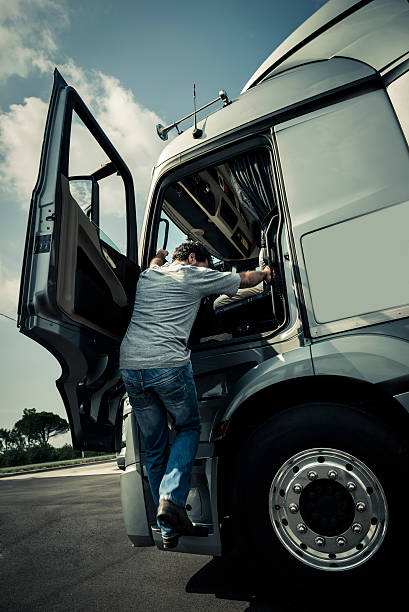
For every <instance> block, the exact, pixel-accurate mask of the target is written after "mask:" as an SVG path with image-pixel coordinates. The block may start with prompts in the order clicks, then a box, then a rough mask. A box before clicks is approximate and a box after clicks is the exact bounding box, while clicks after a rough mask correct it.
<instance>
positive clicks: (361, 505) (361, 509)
mask: <svg viewBox="0 0 409 612" xmlns="http://www.w3.org/2000/svg"><path fill="white" fill-rule="evenodd" d="M355 508H356V509H357V510H358V512H365V510H366V506H365V504H364V502H358V503H357V505H356V506H355Z"/></svg>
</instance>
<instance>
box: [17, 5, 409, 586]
mask: <svg viewBox="0 0 409 612" xmlns="http://www.w3.org/2000/svg"><path fill="white" fill-rule="evenodd" d="M222 103H223V104H222ZM219 106H220V108H218V109H217V110H215V111H214V112H212V113H211V114H209V116H207V117H206V118H205V119H202V120H200V121H199V122H196V120H195V126H194V127H193V128H190V127H189V128H187V129H186V128H184V129H185V131H184V132H183V133H181V134H179V135H177V137H175V138H174V139H173V140H171V141H170V143H169V145H168V146H167V147H166V148H165V149H164V151H163V152H162V154H161V156H160V158H159V160H158V162H157V164H156V166H155V168H154V172H153V177H152V186H151V190H150V194H149V197H148V201H147V206H146V213H145V218H144V222H143V226H142V231H141V235H140V236H139V241H138V240H137V233H136V216H135V204H134V192H133V183H132V176H131V174H130V172H129V170H128V168H127V166H126V164H125V162H124V161H123V160H122V158H121V157H120V155H119V153H118V152H117V151H116V150H115V148H114V147H113V145H112V144H111V142H110V141H109V139H108V137H107V136H106V135H105V134H104V133H103V131H102V130H101V128H100V127H99V125H98V124H97V123H96V122H95V120H94V118H93V117H92V115H91V113H90V112H89V110H88V109H87V107H86V106H85V104H84V103H83V102H82V100H81V98H80V97H79V95H78V93H77V92H76V91H75V90H74V89H73V88H72V87H69V86H68V85H67V84H66V83H65V81H64V80H63V79H62V77H61V76H60V75H59V74H58V73H56V74H55V81H54V89H53V93H52V97H51V102H50V109H49V114H48V119H47V124H46V129H45V136H44V143H43V150H42V157H41V164H40V171H39V177H38V181H37V184H36V186H35V188H34V192H33V199H32V204H31V210H30V218H29V224H28V231H27V242H26V251H25V261H24V266H23V273H22V282H21V295H20V304H19V327H20V331H21V332H22V333H24V334H26V335H27V336H29V337H31V338H33V339H34V340H35V341H37V342H39V343H40V344H42V345H43V346H44V347H45V348H46V349H47V350H49V351H50V352H51V353H52V354H53V355H55V357H56V358H57V359H58V361H59V362H60V364H61V367H62V374H61V378H60V379H59V380H58V381H57V386H58V389H59V391H60V393H61V396H62V398H63V401H64V404H65V406H66V409H67V414H68V417H69V421H70V425H71V431H72V438H73V443H74V446H75V448H78V449H101V450H115V449H116V450H119V448H120V446H121V438H122V426H123V422H124V425H125V430H126V441H127V446H126V459H125V470H124V472H123V474H122V476H121V490H122V504H123V511H124V518H125V525H126V529H127V533H128V535H129V538H130V539H131V541H132V542H133V543H134V544H135V546H149V545H154V544H156V545H157V546H158V547H161V538H160V533H159V532H158V530H157V528H156V525H155V509H154V507H153V503H152V498H151V494H150V491H149V486H148V482H147V478H146V472H145V467H144V449H143V445H142V442H141V439H140V435H139V431H138V427H137V423H136V420H135V417H134V415H133V413H132V411H131V409H130V407H129V406H127V405H126V407H125V410H124V409H123V407H124V398H125V395H124V387H123V383H122V380H121V376H120V372H119V370H118V351H119V345H120V342H121V338H122V335H123V333H124V330H125V329H126V326H127V323H128V321H129V316H130V312H131V309H132V304H133V295H134V291H135V284H136V282H137V278H138V274H139V271H140V269H141V268H142V269H143V268H144V267H146V266H147V265H148V262H149V260H150V258H151V257H152V256H153V255H154V253H155V252H156V250H157V249H158V248H159V247H162V246H164V244H165V245H166V244H167V245H168V246H169V245H170V242H172V241H173V242H174V243H175V244H176V243H177V242H181V241H182V240H183V238H184V237H185V236H188V238H191V239H194V240H200V241H202V242H203V244H205V245H206V246H207V248H208V249H209V250H210V252H211V253H212V254H213V256H214V258H215V259H216V266H217V267H218V268H219V269H221V270H235V271H241V270H247V269H254V267H255V266H257V265H258V259H259V255H260V250H261V249H262V256H263V258H264V260H265V261H267V262H268V263H269V265H270V266H271V268H272V269H273V270H274V272H275V278H274V282H273V285H272V286H271V287H267V288H265V289H261V290H260V291H259V292H258V293H257V294H256V295H254V296H252V297H249V298H247V299H244V300H237V301H235V302H232V303H230V304H227V305H224V306H221V307H219V308H218V307H216V304H215V302H216V297H217V296H212V297H210V298H207V299H206V300H204V302H203V303H202V305H201V309H200V311H199V315H198V318H197V320H196V323H195V326H194V328H193V330H192V334H191V337H190V342H189V344H190V348H191V350H192V362H193V367H194V373H195V379H196V385H197V390H198V396H199V402H200V409H201V414H202V422H203V427H202V434H201V441H200V445H199V450H198V453H197V457H196V461H195V465H194V473H193V478H192V488H191V492H190V495H189V499H188V511H189V515H190V517H191V519H192V521H194V522H195V523H197V524H199V525H202V526H204V527H206V528H207V532H208V535H207V536H206V537H200V538H199V537H196V538H194V537H182V538H180V540H179V545H178V547H177V548H176V549H174V550H176V551H183V552H189V553H200V554H211V555H221V554H222V553H223V552H224V551H226V550H229V547H230V546H232V545H235V544H236V543H237V542H238V541H240V544H243V545H244V546H246V545H247V547H248V549H250V550H251V551H252V552H256V553H257V558H258V559H259V560H260V559H262V560H263V563H264V564H265V563H270V564H271V567H272V568H274V570H275V571H279V568H281V570H282V568H287V569H288V568H297V571H299V572H300V571H301V572H304V574H305V575H307V576H308V574H309V573H310V572H315V574H316V572H317V571H318V570H323V571H326V572H333V573H337V572H338V575H339V576H344V575H346V574H348V575H354V574H355V573H357V572H360V571H361V570H362V568H372V569H373V570H375V569H376V568H378V569H379V568H386V567H387V566H388V564H389V563H391V561H393V562H395V563H396V562H399V561H402V559H403V558H404V552H403V551H404V548H403V547H402V546H401V545H400V541H399V538H400V537H401V534H402V529H403V525H404V524H406V504H407V502H406V503H402V486H403V489H404V490H405V491H406V485H405V477H404V476H403V474H407V470H408V440H409V436H408V433H409V414H408V411H409V274H408V270H409V240H408V228H409V149H408V139H409V3H408V2H407V1H406V0H361V1H356V0H331V1H330V2H328V3H327V4H326V5H325V6H323V7H322V8H321V9H320V10H319V11H318V12H317V13H315V14H314V15H313V16H312V17H311V18H310V19H308V20H307V21H306V22H305V23H304V24H303V25H302V26H301V27H300V28H298V30H296V32H294V34H292V35H291V36H290V37H289V38H288V39H287V40H286V41H285V42H283V43H282V44H281V45H280V46H279V47H278V48H277V49H276V50H275V51H274V52H273V53H272V54H271V55H270V57H269V58H268V59H267V60H266V61H265V62H264V63H263V64H262V66H260V68H259V69H258V70H257V71H256V72H255V74H254V75H253V76H252V77H251V79H250V80H249V81H248V83H247V85H246V86H245V87H244V89H243V91H242V93H241V95H240V96H239V97H238V98H237V99H234V100H232V101H229V100H228V98H227V97H226V96H225V94H224V93H223V94H222V95H221V101H220V103H219ZM213 108H214V107H213ZM76 122H77V123H78V122H82V129H83V130H87V131H88V132H89V133H90V136H91V137H92V138H93V139H94V140H95V141H96V143H97V144H98V146H99V147H100V148H101V149H102V151H103V153H104V154H105V155H106V156H108V158H109V162H108V163H107V164H105V165H104V166H102V167H100V168H98V169H97V170H96V171H94V172H91V173H90V172H89V168H88V167H84V170H83V171H81V172H80V173H78V171H77V170H76V171H75V174H74V175H73V174H72V172H71V171H70V156H72V155H75V154H76V151H75V145H74V144H73V142H71V143H70V140H72V137H71V136H70V135H71V134H72V133H74V131H75V130H72V129H71V125H73V126H74V125H75V124H76ZM170 127H172V126H169V128H170ZM179 131H180V130H179ZM158 132H159V134H160V136H161V137H163V138H164V137H166V135H167V132H168V128H163V126H159V127H158ZM137 137H138V135H137V134H135V138H137ZM152 138H157V135H155V134H152ZM114 179H115V180H117V181H119V183H120V185H121V190H122V191H121V194H122V197H123V203H124V210H125V216H124V219H125V220H126V226H124V243H123V248H122V249H120V248H118V247H116V246H115V245H114V244H113V243H111V241H110V240H109V239H108V238H107V237H106V236H105V234H104V233H103V232H102V230H101V227H102V229H104V228H103V224H102V225H101V217H102V213H101V210H102V208H103V205H104V198H103V197H102V195H101V194H103V193H104V186H106V185H110V184H111V183H110V181H113V180H114ZM81 181H82V184H83V186H84V185H86V186H87V193H88V194H89V196H88V197H89V202H88V205H84V204H83V203H81V201H80V196H78V197H77V196H76V193H77V191H76V190H75V189H76V187H75V186H76V185H77V187H78V182H81ZM115 193H117V192H115ZM118 193H119V192H118ZM108 194H109V190H108ZM163 230H165V231H163ZM169 248H170V246H169ZM171 437H172V431H170V438H171ZM402 480H403V482H402ZM232 534H233V538H232V537H231V535H232ZM238 534H239V535H240V537H236V536H237V535H238Z"/></svg>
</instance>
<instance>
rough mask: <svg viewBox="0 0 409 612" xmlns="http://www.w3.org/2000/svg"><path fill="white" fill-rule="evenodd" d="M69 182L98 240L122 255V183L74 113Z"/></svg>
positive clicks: (124, 200) (123, 224)
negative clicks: (97, 234) (94, 229)
mask: <svg viewBox="0 0 409 612" xmlns="http://www.w3.org/2000/svg"><path fill="white" fill-rule="evenodd" d="M69 183H70V192H71V195H72V196H73V198H74V199H75V200H76V201H77V203H78V205H79V206H80V208H81V209H82V210H83V211H84V212H85V213H86V214H87V216H88V217H89V219H90V221H91V222H92V223H94V225H96V226H97V227H98V228H99V234H100V238H101V240H102V241H104V242H106V243H107V244H109V245H110V246H111V247H113V248H114V249H115V250H117V251H118V252H120V253H123V254H125V253H126V246H127V245H126V241H127V238H126V196H125V186H124V181H123V179H122V177H121V176H119V175H118V174H117V172H116V170H115V168H114V167H113V164H112V162H110V161H109V160H108V159H107V155H106V153H105V152H104V151H103V149H102V148H101V147H100V145H99V144H98V142H97V141H96V140H95V139H94V138H93V136H92V134H91V133H90V132H89V130H88V129H87V128H86V126H85V125H84V124H83V122H82V121H81V119H80V118H79V117H78V115H77V113H76V112H75V110H74V111H73V114H72V124H71V138H70V153H69Z"/></svg>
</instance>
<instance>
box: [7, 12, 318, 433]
mask: <svg viewBox="0 0 409 612" xmlns="http://www.w3.org/2000/svg"><path fill="white" fill-rule="evenodd" d="M323 4H325V1H324V0H252V2H249V1H248V0H246V1H243V0H224V1H223V2H220V1H215V0H207V2H205V3H192V2H190V1H185V0H177V1H175V2H165V1H163V0H159V1H156V2H152V1H150V2H148V1H146V0H133V1H131V0H115V1H108V0H81V1H79V0H66V1H63V0H13V1H12V2H10V0H0V207H1V223H0V312H1V313H3V314H6V315H8V316H10V317H12V318H15V317H16V309H17V293H18V286H19V278H20V271H21V262H22V256H23V247H24V239H25V229H26V223H27V215H28V206H29V202H30V195H31V190H32V188H33V186H34V183H35V178H36V174H37V169H38V162H39V155H40V150H41V143H42V132H43V128H44V121H45V114H46V111H47V106H48V100H49V96H50V93H51V87H52V73H53V68H54V66H57V67H58V68H59V70H60V71H61V73H62V74H63V76H64V78H65V79H66V80H67V81H68V82H69V84H70V85H72V86H73V87H75V88H76V89H77V90H78V92H79V93H80V95H81V97H82V98H83V99H84V101H85V102H86V103H87V104H88V106H89V107H90V108H91V110H92V112H93V113H94V115H95V117H96V118H97V120H98V121H99V122H100V124H101V125H102V127H103V128H104V130H105V131H106V133H107V134H108V136H109V137H110V138H111V139H112V141H113V143H114V144H115V146H116V147H117V149H118V150H119V152H120V153H121V155H122V156H123V158H124V159H125V161H126V162H127V164H128V166H129V167H130V169H131V171H132V173H133V176H134V181H135V191H136V197H137V205H138V220H140V219H141V216H142V214H143V208H144V202H145V197H146V192H147V189H148V186H149V179H150V169H151V167H152V166H153V164H154V163H155V160H156V158H157V156H158V154H159V152H160V150H161V147H162V146H163V145H162V143H161V141H160V140H159V139H158V137H157V136H156V133H155V124H156V123H158V122H161V123H164V124H167V123H170V122H172V121H174V120H175V119H177V118H180V117H182V116H183V115H185V114H188V113H189V112H191V110H192V84H193V83H194V82H195V83H196V88H197V104H198V105H203V104H205V103H207V102H208V101H210V100H211V99H213V98H215V97H216V96H217V94H218V92H219V90H220V89H225V90H226V91H227V93H228V95H229V96H230V97H236V96H237V95H239V93H240V90H241V88H242V87H243V85H244V84H245V83H246V81H247V80H248V78H249V77H250V76H251V74H252V73H253V72H254V71H255V70H256V69H257V67H258V66H259V65H260V64H261V63H262V61H263V60H264V59H265V58H266V57H267V56H268V55H269V54H270V53H271V51H272V50H273V49H274V48H275V47H276V46H277V45H278V44H279V43H280V42H281V41H282V40H284V39H285V38H286V37H287V36H288V35H289V34H290V33H291V32H292V31H293V30H294V29H296V28H297V27H298V26H299V25H300V24H301V23H302V22H303V21H305V19H306V18H308V17H309V16H310V15H311V14H312V13H313V12H315V11H316V10H317V9H318V8H320V7H321V6H322V5H323ZM125 118H126V120H125ZM111 217H112V224H113V225H115V224H116V223H117V220H118V214H117V211H115V210H114V209H113V210H112V215H111ZM108 221H109V219H108ZM0 362H1V368H0V388H1V399H0V402H1V404H0V405H1V409H0V427H8V428H9V427H12V426H13V424H14V423H15V421H16V420H18V419H19V418H20V416H21V414H22V411H23V409H24V408H30V407H35V408H37V410H48V411H52V412H56V413H58V414H60V415H62V416H65V412H64V407H63V405H62V401H61V399H60V397H59V394H58V392H57V390H56V387H55V380H56V379H57V378H58V377H59V375H60V367H59V365H58V363H57V362H56V360H55V359H54V358H53V357H52V356H51V355H49V354H48V353H47V352H46V351H45V350H44V349H43V348H41V347H40V346H38V345H37V344H35V343H34V342H33V341H31V340H29V339H28V338H26V337H24V336H23V335H22V334H20V333H19V332H18V331H17V329H16V325H15V323H14V322H13V321H10V320H9V319H7V318H5V317H3V316H0ZM64 441H66V438H65V436H64V437H60V438H59V439H57V444H58V443H62V442H64Z"/></svg>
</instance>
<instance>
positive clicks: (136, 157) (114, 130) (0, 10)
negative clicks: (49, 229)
mask: <svg viewBox="0 0 409 612" xmlns="http://www.w3.org/2000/svg"><path fill="white" fill-rule="evenodd" d="M41 15H43V17H44V16H46V19H45V21H41V27H40V28H39V27H38V26H39V21H38V20H39V17H41ZM33 16H35V17H36V19H33ZM68 24H69V18H68V15H67V14H65V13H64V9H63V5H57V4H56V2H54V1H53V0H32V1H31V2H29V1H28V0H16V1H15V2H11V3H10V2H6V1H5V0H0V41H1V42H0V56H2V57H3V60H0V80H1V79H3V80H4V79H6V78H7V77H8V76H10V75H11V74H17V75H19V76H23V77H24V76H27V75H28V74H29V73H31V72H33V71H36V70H40V71H42V72H44V71H46V72H49V74H50V86H51V74H52V67H53V66H54V65H55V59H56V57H57V56H58V55H59V53H58V48H57V44H56V40H55V35H54V33H53V31H54V26H56V28H57V30H56V31H58V29H59V28H61V27H67V26H68ZM2 36H4V38H2ZM5 41H6V42H5ZM59 70H60V72H61V73H62V75H63V76H64V78H65V79H66V80H67V82H68V83H69V84H70V85H72V86H73V87H75V88H76V89H77V91H78V93H79V94H80V96H81V97H82V99H83V100H84V102H85V103H86V104H87V106H88V107H89V108H90V109H91V112H92V113H93V115H94V117H95V118H96V120H97V121H98V123H100V125H101V127H102V128H103V129H104V131H105V133H106V134H107V135H108V137H109V138H110V140H111V141H112V143H113V144H114V146H115V147H116V148H117V150H118V151H119V153H120V155H121V156H122V158H123V159H124V160H125V162H126V163H127V164H128V166H129V168H130V170H131V172H132V175H133V178H134V183H135V191H136V195H137V201H138V200H139V202H140V203H141V206H143V205H144V203H145V202H144V199H145V198H144V196H145V195H146V193H147V190H148V187H149V182H150V177H151V169H152V166H153V164H154V163H155V161H156V159H157V157H158V155H159V152H160V150H161V148H162V146H163V144H162V143H161V141H160V140H159V139H158V138H157V135H156V131H155V125H156V124H157V123H163V121H162V120H161V119H160V118H159V117H158V116H157V115H156V114H155V113H153V112H152V111H150V110H149V109H146V108H144V107H143V106H141V105H140V104H139V103H138V102H137V101H136V100H135V97H134V95H133V93H132V92H131V91H130V90H127V89H125V88H124V87H123V86H122V85H121V83H120V82H119V80H118V79H116V78H115V77H113V76H110V75H107V74H104V73H102V72H96V71H86V70H84V69H83V68H81V67H80V66H78V65H77V64H76V63H75V62H74V61H73V60H72V59H70V58H66V59H65V61H63V63H60V65H59ZM47 107H48V105H47V104H46V103H45V102H44V101H43V100H41V99H40V98H35V97H29V98H26V99H25V100H24V103H23V104H13V105H11V106H10V107H9V109H8V110H5V111H3V112H0V187H1V188H2V189H4V190H6V191H8V192H9V193H10V194H12V195H14V196H15V197H16V200H17V201H18V204H19V206H20V207H22V208H24V209H27V208H28V205H29V202H30V196H31V191H32V188H33V186H34V183H35V179H36V174H37V171H38V166H39V159H40V153H41V143H42V137H43V131H44V122H45V117H46V113H47ZM74 136H75V138H76V146H75V147H73V149H72V159H71V161H70V174H76V173H80V172H81V173H83V174H84V173H87V172H90V171H92V170H93V169H95V168H96V167H97V166H99V165H100V164H101V163H103V162H104V161H106V156H105V155H104V154H103V152H102V151H101V150H100V149H99V147H96V146H95V145H93V144H92V143H91V141H90V138H89V134H88V132H87V130H86V129H85V128H84V127H82V128H81V127H79V126H76V127H75V129H74V130H73V138H74ZM107 191H108V196H109V197H108V198H107V202H108V207H107V209H106V210H107V212H109V213H116V214H120V209H119V208H118V206H117V202H118V198H117V192H116V191H114V190H113V189H111V190H109V189H107ZM138 196H139V197H138Z"/></svg>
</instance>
